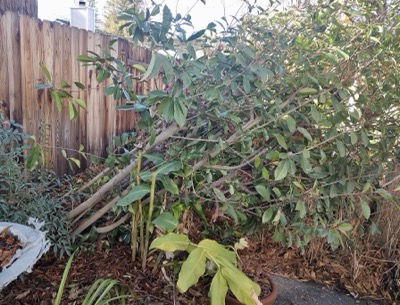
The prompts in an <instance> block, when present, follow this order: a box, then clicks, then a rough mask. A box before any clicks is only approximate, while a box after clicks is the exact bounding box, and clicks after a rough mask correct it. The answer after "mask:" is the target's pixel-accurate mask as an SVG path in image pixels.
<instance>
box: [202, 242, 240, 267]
mask: <svg viewBox="0 0 400 305" xmlns="http://www.w3.org/2000/svg"><path fill="white" fill-rule="evenodd" d="M198 247H199V248H202V249H204V251H205V253H206V255H207V257H208V259H209V260H211V261H215V259H218V260H219V259H221V260H224V261H226V262H228V263H230V264H233V265H235V264H236V253H235V252H233V251H229V250H228V249H226V248H225V247H224V246H222V245H220V244H219V243H217V242H216V241H214V240H211V239H204V240H202V241H201V242H200V243H199V244H198Z"/></svg>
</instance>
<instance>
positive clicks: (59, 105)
mask: <svg viewBox="0 0 400 305" xmlns="http://www.w3.org/2000/svg"><path fill="white" fill-rule="evenodd" d="M50 95H51V98H52V100H53V101H54V103H55V104H56V109H57V111H58V112H61V110H62V103H61V97H60V95H59V94H57V92H56V91H54V90H51V91H50Z"/></svg>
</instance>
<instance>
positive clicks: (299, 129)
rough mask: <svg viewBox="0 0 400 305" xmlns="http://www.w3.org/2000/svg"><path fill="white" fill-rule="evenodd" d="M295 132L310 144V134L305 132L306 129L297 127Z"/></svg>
mask: <svg viewBox="0 0 400 305" xmlns="http://www.w3.org/2000/svg"><path fill="white" fill-rule="evenodd" d="M297 130H298V131H299V132H300V133H301V134H302V135H303V136H304V137H305V138H306V139H307V140H308V141H310V142H312V136H311V134H310V133H309V132H308V131H307V129H305V128H303V127H297Z"/></svg>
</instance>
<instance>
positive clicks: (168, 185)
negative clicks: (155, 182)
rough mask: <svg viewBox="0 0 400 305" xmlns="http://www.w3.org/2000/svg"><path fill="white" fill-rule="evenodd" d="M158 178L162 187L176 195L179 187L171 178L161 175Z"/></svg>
mask: <svg viewBox="0 0 400 305" xmlns="http://www.w3.org/2000/svg"><path fill="white" fill-rule="evenodd" d="M160 180H161V182H162V184H163V186H164V188H165V189H166V190H167V191H168V192H170V193H171V194H174V195H178V194H179V188H178V186H177V185H176V183H175V182H174V181H173V180H172V179H171V178H169V177H167V176H162V177H161V178H160Z"/></svg>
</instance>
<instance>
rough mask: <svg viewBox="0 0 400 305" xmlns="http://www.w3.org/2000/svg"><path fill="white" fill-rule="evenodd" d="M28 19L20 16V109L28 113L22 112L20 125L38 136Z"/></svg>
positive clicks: (32, 38) (31, 38) (31, 42)
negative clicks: (33, 99) (32, 94)
mask: <svg viewBox="0 0 400 305" xmlns="http://www.w3.org/2000/svg"><path fill="white" fill-rule="evenodd" d="M30 26H31V24H30V23H29V17H27V16H20V33H21V55H22V54H23V56H21V83H22V109H24V110H25V109H29V111H23V112H22V125H23V127H24V130H25V131H27V132H28V131H29V133H31V134H35V135H37V134H38V131H37V130H35V129H34V126H33V122H32V121H33V120H34V116H35V113H36V109H35V108H34V107H33V106H34V105H32V102H31V101H32V96H31V93H32V88H33V58H32V56H33V54H32V52H31V48H32V44H33V43H34V41H32V40H34V37H31V32H30Z"/></svg>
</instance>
